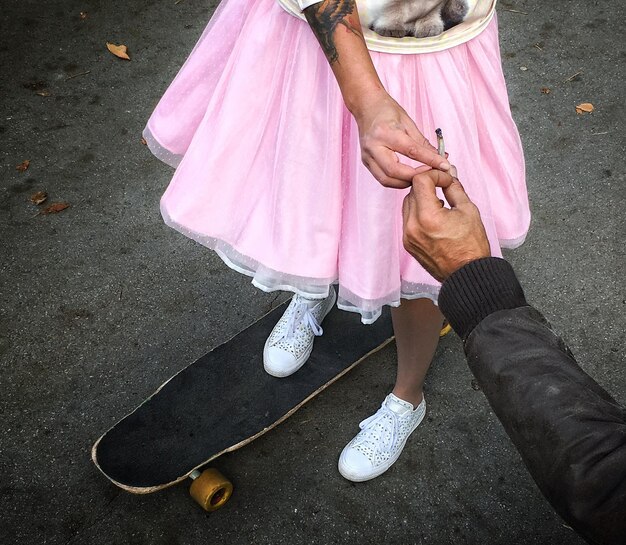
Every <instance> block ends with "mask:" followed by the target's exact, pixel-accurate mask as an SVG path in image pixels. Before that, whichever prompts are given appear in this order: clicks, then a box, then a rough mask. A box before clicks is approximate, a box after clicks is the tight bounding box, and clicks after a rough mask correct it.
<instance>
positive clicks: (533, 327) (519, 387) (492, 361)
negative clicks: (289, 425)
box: [403, 168, 626, 545]
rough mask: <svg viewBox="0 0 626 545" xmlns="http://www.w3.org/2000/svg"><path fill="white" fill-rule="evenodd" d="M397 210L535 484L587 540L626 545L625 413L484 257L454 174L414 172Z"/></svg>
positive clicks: (508, 274) (505, 271)
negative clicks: (440, 195)
mask: <svg viewBox="0 0 626 545" xmlns="http://www.w3.org/2000/svg"><path fill="white" fill-rule="evenodd" d="M452 173H453V174H454V175H456V172H455V170H454V168H453V169H452ZM435 187H441V188H442V189H443V191H444V194H445V196H446V199H447V200H448V202H449V204H450V205H451V208H449V209H448V208H445V207H444V206H443V203H442V202H441V201H439V199H438V198H437V197H436V195H435ZM403 213H404V244H405V248H406V249H407V250H408V251H409V252H410V253H411V254H412V255H413V256H414V257H415V258H416V259H418V261H420V263H422V265H424V267H425V268H426V269H427V270H429V272H431V274H432V275H433V276H434V277H435V278H438V279H440V280H442V281H443V285H442V288H441V292H440V295H439V307H440V309H441V311H442V313H443V314H444V316H446V318H447V319H448V320H449V321H450V323H451V325H452V327H453V328H454V330H455V331H456V332H457V333H458V334H459V336H460V337H461V338H462V339H463V341H464V347H465V353H466V356H467V362H468V364H469V367H470V369H471V371H472V373H473V374H474V376H475V377H476V380H477V381H478V384H479V385H480V387H481V389H482V390H483V392H484V393H485V396H486V397H487V399H488V401H489V404H490V405H491V407H492V408H493V410H494V412H495V413H496V415H497V416H498V418H499V420H500V422H501V423H502V425H503V427H504V429H505V430H506V432H507V434H508V435H509V437H510V438H511V440H512V441H513V443H514V444H515V446H516V448H517V450H518V451H519V453H520V455H521V456H522V459H523V461H524V463H525V464H526V467H527V468H528V470H529V472H530V474H531V476H532V477H533V479H534V480H535V482H536V483H537V485H538V487H539V489H540V490H541V492H542V493H543V494H544V496H545V497H546V499H547V500H548V501H549V502H550V504H551V505H552V506H553V507H554V509H555V511H556V512H557V513H559V515H561V517H563V519H564V520H565V521H566V522H567V523H568V524H570V525H571V526H572V528H574V529H575V530H576V531H577V532H578V533H579V534H580V535H581V536H583V537H584V538H585V539H586V540H587V541H588V542H590V543H594V544H608V545H623V544H624V543H625V536H626V410H625V409H624V408H623V407H621V406H620V405H619V404H618V403H617V402H616V401H615V400H614V399H613V398H612V397H611V396H610V395H609V394H608V393H607V392H606V391H605V390H604V389H603V388H602V387H600V386H599V385H598V384H597V383H596V382H595V381H594V380H593V379H592V378H591V377H589V375H587V374H586V373H585V372H584V371H583V370H582V369H581V368H580V367H579V366H578V364H577V363H576V361H575V359H574V357H573V356H572V354H571V352H570V351H569V349H568V348H567V346H566V345H565V343H564V342H563V340H562V339H561V338H560V337H559V336H558V335H556V334H555V333H554V332H553V331H552V329H551V328H550V326H549V324H548V323H547V322H546V320H545V319H544V318H543V316H542V315H541V314H540V313H539V312H538V311H537V310H535V309H534V308H532V307H531V306H529V305H528V303H527V302H526V299H525V297H524V293H523V291H522V288H521V286H520V284H519V282H518V280H517V278H516V276H515V273H514V271H513V269H512V267H511V266H510V265H509V264H508V263H507V262H506V261H504V260H503V259H498V258H493V257H489V244H488V242H487V238H486V235H485V231H484V227H483V225H482V222H481V220H480V214H479V213H478V210H477V209H476V207H475V206H474V205H473V204H472V203H471V201H470V200H469V198H468V197H467V195H466V194H465V192H464V190H463V187H462V186H461V184H460V183H459V182H458V180H457V179H456V178H452V177H451V176H450V175H448V174H446V173H442V172H437V171H430V172H426V173H423V174H421V175H418V176H416V177H415V178H414V180H413V188H412V190H411V192H410V193H409V195H408V196H407V198H406V200H405V203H404V209H403Z"/></svg>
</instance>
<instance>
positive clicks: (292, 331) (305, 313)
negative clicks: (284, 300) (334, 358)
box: [276, 302, 324, 342]
mask: <svg viewBox="0 0 626 545" xmlns="http://www.w3.org/2000/svg"><path fill="white" fill-rule="evenodd" d="M300 322H304V323H305V324H306V325H308V326H309V327H310V328H311V331H313V335H315V336H316V337H320V336H321V335H322V334H323V333H324V330H323V329H322V327H321V326H320V324H319V322H318V321H317V318H316V317H315V315H314V314H313V313H312V312H311V309H310V308H309V305H307V304H306V303H305V302H300V303H296V304H295V305H294V307H293V310H292V311H291V313H290V314H289V318H288V319H287V324H286V325H285V328H284V329H283V331H282V333H281V334H280V335H279V336H278V337H277V338H276V342H279V341H282V340H283V339H285V340H287V341H289V340H291V339H293V338H294V337H295V335H296V330H297V329H298V325H300Z"/></svg>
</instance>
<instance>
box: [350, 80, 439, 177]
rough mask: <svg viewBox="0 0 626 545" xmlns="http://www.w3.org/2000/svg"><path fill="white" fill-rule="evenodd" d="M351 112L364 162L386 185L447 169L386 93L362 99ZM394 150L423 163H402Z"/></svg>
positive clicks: (435, 151) (413, 124)
mask: <svg viewBox="0 0 626 545" xmlns="http://www.w3.org/2000/svg"><path fill="white" fill-rule="evenodd" d="M353 112H354V117H355V119H356V122H357V125H358V127H359V137H360V141H361V159H362V161H363V164H364V165H365V166H366V167H367V168H368V169H369V171H370V172H371V173H372V175H373V176H374V178H376V180H378V181H379V182H380V183H381V184H382V185H384V186H385V187H392V188H396V189H403V188H407V187H411V180H412V179H413V177H414V176H415V175H416V174H418V173H420V172H423V171H424V170H429V169H430V168H436V169H439V170H444V171H447V170H449V169H450V163H449V162H448V161H447V160H446V159H445V158H443V157H441V156H440V155H439V154H438V153H437V150H436V149H435V148H434V147H433V146H432V145H431V144H430V142H429V141H428V140H427V139H426V138H425V137H424V135H423V134H422V133H421V132H420V131H419V129H418V128H417V126H416V125H415V123H414V122H413V120H412V119H411V118H410V117H409V116H408V114H407V113H406V112H405V111H404V109H403V108H402V107H401V106H400V105H399V104H398V103H397V102H396V101H395V100H394V99H393V98H391V97H390V96H389V95H388V94H387V93H386V92H381V93H376V96H375V97H374V98H369V99H367V100H364V102H363V103H361V104H359V107H358V108H355V109H354V110H353ZM396 153H399V154H401V155H404V156H405V157H408V158H410V159H413V160H415V161H419V162H420V163H423V164H424V166H423V167H417V168H414V167H411V166H409V165H406V164H403V163H401V162H400V159H399V158H398V156H397V155H396Z"/></svg>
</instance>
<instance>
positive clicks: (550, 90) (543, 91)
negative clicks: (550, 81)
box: [541, 87, 552, 95]
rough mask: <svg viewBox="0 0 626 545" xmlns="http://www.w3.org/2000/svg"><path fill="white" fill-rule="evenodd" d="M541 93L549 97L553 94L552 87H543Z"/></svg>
mask: <svg viewBox="0 0 626 545" xmlns="http://www.w3.org/2000/svg"><path fill="white" fill-rule="evenodd" d="M541 92H542V93H543V94H544V95H549V94H550V93H551V92H552V89H550V87H542V88H541Z"/></svg>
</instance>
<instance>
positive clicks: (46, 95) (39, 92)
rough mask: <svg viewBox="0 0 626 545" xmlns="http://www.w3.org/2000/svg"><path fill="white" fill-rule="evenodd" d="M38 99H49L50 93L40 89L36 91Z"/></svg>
mask: <svg viewBox="0 0 626 545" xmlns="http://www.w3.org/2000/svg"><path fill="white" fill-rule="evenodd" d="M36 94H38V95H39V96H40V97H49V96H50V91H48V89H42V90H41V91H37V93H36Z"/></svg>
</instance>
